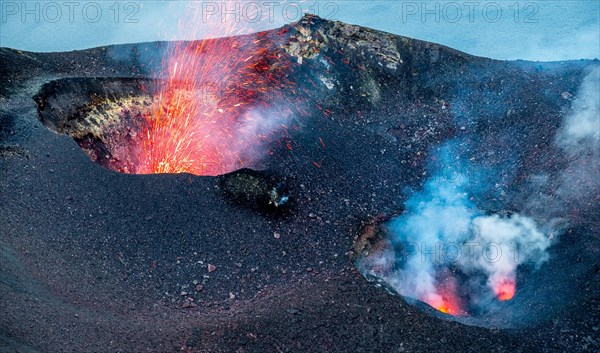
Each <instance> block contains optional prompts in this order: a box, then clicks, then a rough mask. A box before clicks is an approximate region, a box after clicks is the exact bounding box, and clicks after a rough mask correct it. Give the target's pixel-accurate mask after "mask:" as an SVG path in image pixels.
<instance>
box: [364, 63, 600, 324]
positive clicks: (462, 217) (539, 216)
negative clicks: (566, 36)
mask: <svg viewBox="0 0 600 353" xmlns="http://www.w3.org/2000/svg"><path fill="white" fill-rule="evenodd" d="M599 92H600V68H598V67H596V68H595V69H594V70H593V71H592V72H590V73H589V74H588V75H587V76H586V77H585V79H584V80H583V82H582V84H581V86H580V88H579V91H578V93H577V94H576V96H575V99H574V100H573V102H572V107H571V111H570V112H567V113H566V114H565V118H564V121H563V124H562V126H561V127H560V128H559V129H558V131H557V133H556V139H555V143H554V145H555V146H554V147H555V148H556V150H557V151H559V152H560V151H562V154H564V156H563V157H564V159H565V162H563V163H562V164H561V170H560V171H559V172H558V173H554V174H549V175H541V176H540V175H537V176H532V178H531V179H532V180H534V181H535V183H537V184H539V185H537V187H538V188H540V187H541V188H543V189H544V190H553V191H547V192H537V190H538V189H536V188H534V189H535V190H533V191H532V189H531V188H530V189H528V190H527V191H526V192H528V193H529V195H526V196H524V197H522V198H523V199H524V200H526V202H525V204H523V205H520V208H521V209H520V211H519V212H520V213H510V212H506V211H502V212H499V213H496V214H489V213H487V212H486V210H484V209H482V208H480V207H481V205H480V204H478V202H484V201H483V200H482V199H484V198H485V195H486V192H487V191H489V190H490V188H493V187H494V183H495V182H494V181H493V180H490V175H493V173H490V170H486V169H485V167H482V166H480V165H476V164H475V163H473V162H471V161H470V160H469V158H468V156H466V153H464V151H468V149H469V145H470V143H471V142H470V141H466V140H465V141H461V140H453V141H450V142H447V143H445V144H444V145H443V146H442V147H441V148H440V149H439V150H438V153H436V158H435V159H434V160H435V161H437V162H436V163H435V164H434V163H432V165H431V167H432V168H430V169H431V170H432V172H433V174H432V175H433V176H432V177H430V178H429V179H428V180H427V181H426V182H425V184H424V187H423V189H422V190H420V191H418V192H415V193H413V194H412V196H411V197H410V198H409V199H408V200H407V202H406V205H405V210H404V212H403V214H402V215H400V216H398V217H396V218H394V219H392V220H391V221H390V222H388V224H387V228H388V229H387V230H388V233H389V234H391V239H390V241H391V243H392V245H393V250H392V249H389V248H388V249H386V250H385V251H381V252H378V253H376V255H374V256H373V255H372V256H371V257H375V256H376V257H378V258H376V259H375V258H370V259H369V258H367V259H366V260H364V261H361V262H360V263H359V264H358V265H359V267H360V268H361V270H362V271H363V273H365V272H366V273H368V274H370V275H374V276H376V277H379V278H381V279H383V280H384V281H385V282H387V283H388V284H389V285H390V286H391V287H393V288H394V289H395V290H396V291H398V292H399V293H400V294H402V295H404V296H406V297H409V298H414V299H419V300H421V301H424V302H427V303H429V304H430V305H431V306H433V307H435V308H437V309H438V310H441V311H444V312H447V313H451V314H454V315H460V314H464V313H465V311H468V312H469V313H476V312H485V311H486V310H489V309H490V308H491V306H492V305H493V303H497V300H496V299H500V300H507V299H511V298H512V295H513V294H514V292H515V285H516V278H515V275H516V271H517V267H518V266H519V265H524V264H526V263H527V264H530V265H534V267H535V268H538V267H539V266H540V265H542V264H543V263H544V262H546V261H548V259H549V255H548V252H547V250H548V248H549V247H550V246H551V244H552V243H553V242H554V241H556V235H557V234H559V233H560V232H561V231H562V230H563V229H564V227H565V225H566V224H568V222H569V211H568V210H569V207H573V205H574V204H576V206H577V207H579V208H582V207H591V206H592V205H593V204H594V198H597V197H598V195H600V180H599V179H598V177H597V176H598V175H600V171H599V170H598V168H599V166H598V160H599V157H600V156H599V154H600V152H599V150H600V149H599V147H600V143H599V140H600V98H599ZM491 179H493V177H492V178H491ZM490 184H491V185H490ZM548 200H551V202H552V204H548ZM460 276H463V277H461V287H460V288H457V285H456V283H457V278H458V277H460ZM464 276H467V277H468V278H469V279H467V280H465V279H464ZM465 292H466V293H468V296H464V294H465ZM464 297H468V298H469V299H468V300H469V302H468V303H464V302H462V300H463V299H461V298H464ZM495 298H496V299H495Z"/></svg>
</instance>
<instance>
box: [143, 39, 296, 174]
mask: <svg viewBox="0 0 600 353" xmlns="http://www.w3.org/2000/svg"><path fill="white" fill-rule="evenodd" d="M265 41H266V39H264V38H259V39H253V40H250V39H249V38H246V37H229V38H225V39H219V40H204V41H201V42H198V43H181V42H179V43H176V44H174V47H173V49H172V52H171V54H170V55H169V58H168V60H167V62H166V65H165V67H166V69H165V71H166V75H167V78H166V79H165V80H164V81H162V84H161V85H160V88H159V92H158V94H157V96H156V101H155V103H154V105H153V109H152V110H151V112H150V113H151V114H148V115H146V116H145V118H146V119H147V124H144V129H143V130H142V131H141V134H140V135H141V138H142V140H141V146H140V148H138V149H137V151H138V154H139V156H138V157H137V158H136V160H138V161H139V165H138V166H137V168H136V169H135V171H134V172H135V173H136V174H152V173H191V174H196V175H215V174H222V173H224V172H228V171H231V170H234V169H238V168H240V167H242V166H244V165H246V164H247V163H248V161H249V159H251V158H253V157H255V156H256V155H257V154H259V153H260V152H259V149H260V148H261V145H262V143H263V142H264V141H265V140H268V139H269V138H270V137H271V135H272V134H273V133H274V132H275V131H277V130H279V129H283V128H285V125H284V123H285V121H287V120H288V118H289V116H290V114H291V112H290V111H289V110H286V109H285V108H281V107H274V105H273V102H274V101H276V100H277V98H278V97H280V96H281V92H282V89H283V86H284V85H285V83H284V70H285V69H286V65H287V63H286V61H285V60H283V59H281V57H280V56H279V55H278V53H277V52H272V51H269V50H268V49H267V46H266V44H265Z"/></svg>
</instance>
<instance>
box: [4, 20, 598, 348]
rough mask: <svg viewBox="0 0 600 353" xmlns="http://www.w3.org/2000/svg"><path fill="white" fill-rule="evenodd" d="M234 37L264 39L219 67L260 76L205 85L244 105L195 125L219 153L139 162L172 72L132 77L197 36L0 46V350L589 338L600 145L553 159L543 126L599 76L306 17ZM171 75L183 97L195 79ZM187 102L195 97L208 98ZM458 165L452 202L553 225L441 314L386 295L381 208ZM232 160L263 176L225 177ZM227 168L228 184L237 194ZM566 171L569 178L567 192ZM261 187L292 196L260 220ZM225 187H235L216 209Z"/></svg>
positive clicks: (391, 238) (401, 202) (406, 211)
mask: <svg viewBox="0 0 600 353" xmlns="http://www.w3.org/2000/svg"><path fill="white" fill-rule="evenodd" d="M234 42H241V43H246V44H247V45H250V44H248V43H254V44H256V43H262V44H261V45H257V46H255V45H253V46H252V48H253V49H252V52H253V53H259V54H260V55H258V56H257V57H258V58H259V60H257V61H256V62H255V64H256V65H254V66H252V68H251V69H252V70H250V71H248V70H247V69H248V67H247V66H243V65H241V66H239V67H238V66H235V67H236V68H238V69H236V70H238V71H235V72H236V75H237V74H239V75H242V77H246V78H247V77H250V80H255V81H257V82H258V83H257V84H256V85H255V86H253V87H254V88H252V89H244V91H243V92H245V93H243V94H242V95H241V96H239V95H240V90H238V89H235V90H225V92H228V93H226V96H227V99H229V98H231V97H235V98H239V97H241V99H240V100H239V101H235V102H230V103H232V104H229V105H227V106H226V107H225V108H224V110H225V111H226V112H229V113H231V114H230V115H228V117H229V119H230V122H231V121H233V122H234V124H233V125H227V126H233V127H234V128H233V129H230V128H228V129H226V130H225V131H226V132H227V134H224V135H219V134H221V133H223V131H222V130H221V129H218V131H217V130H215V134H216V135H217V136H221V138H219V139H218V140H217V141H218V142H217V144H216V145H211V143H213V142H214V141H215V140H213V139H208V138H207V139H204V140H203V141H204V142H203V143H204V144H203V145H202V146H209V147H210V146H213V147H210V148H209V149H208V150H204V152H203V153H204V154H203V155H209V156H210V158H208V162H207V160H204V159H202V158H199V157H198V156H196V155H185V157H186V158H179V159H169V163H166V162H164V161H165V160H166V159H160V158H162V157H160V158H158V159H149V160H146V159H140V156H141V157H142V158H146V157H147V156H148V154H147V153H145V152H147V151H148V149H145V148H147V146H149V145H148V144H147V143H146V144H145V143H144V142H141V141H147V140H151V139H150V138H148V136H162V137H163V138H164V140H163V141H175V142H177V141H178V140H177V139H175V138H169V137H170V136H172V135H157V131H158V132H160V133H162V131H163V130H162V126H163V125H160V129H157V128H156V126H157V125H156V117H157V107H159V108H160V107H163V106H164V105H163V104H162V103H161V99H164V96H161V93H164V92H166V91H165V90H164V87H165V85H169V87H170V88H173V86H172V85H170V83H167V84H166V83H165V82H169V80H168V78H165V77H160V78H153V79H150V78H149V77H157V76H156V75H155V74H156V72H155V71H156V70H157V67H161V65H162V64H161V63H164V60H165V55H167V53H169V52H170V51H169V50H165V47H170V46H172V45H175V46H177V47H179V48H187V49H184V50H190V51H191V52H193V50H197V48H206V47H205V46H204V44H202V42H182V43H177V44H173V43H142V44H129V45H119V46H111V47H103V48H95V49H89V50H84V51H77V52H69V53H47V54H44V53H23V52H19V51H15V50H12V49H8V48H1V49H0V57H1V58H2V64H1V65H0V74H1V75H0V94H1V96H0V101H1V102H2V108H1V110H0V125H1V126H2V129H0V147H1V148H0V151H5V150H9V149H15V148H17V149H19V150H22V151H23V153H21V154H7V153H2V154H0V170H1V173H2V178H1V179H0V195H1V196H0V197H1V199H0V210H1V212H2V215H3V217H2V227H1V233H0V236H1V237H0V253H1V254H2V255H1V256H0V261H1V262H2V266H1V267H0V296H1V297H2V303H1V306H0V312H1V313H2V315H1V318H0V342H2V344H3V346H4V347H8V349H12V350H17V351H20V350H22V351H38V352H57V351H97V352H102V351H106V352H114V351H128V352H129V351H132V352H133V351H142V350H143V351H156V352H165V351H187V352H231V351H236V352H254V351H307V352H308V351H312V352H323V351H326V352H348V351H365V352H382V351H389V352H400V351H422V350H431V349H434V350H435V351H438V352H455V351H469V350H477V351H481V350H484V351H489V350H491V349H494V350H498V351H507V350H511V351H514V350H517V351H527V352H553V351H564V350H567V349H568V350H569V351H572V352H586V351H594V350H596V349H598V348H599V347H600V337H599V334H598V332H599V331H598V327H600V316H599V313H600V298H599V297H598V293H600V281H598V279H599V277H598V276H599V273H600V271H599V269H600V264H599V263H598V258H599V257H598V253H599V251H600V249H599V248H600V239H599V238H598V234H600V233H599V232H600V229H598V226H599V224H600V216H599V215H600V212H599V211H600V210H599V209H598V202H597V201H598V200H599V199H600V198H599V196H600V193H599V190H598V183H597V181H598V180H597V177H594V178H592V179H589V172H597V171H596V170H595V169H593V168H596V167H597V165H598V164H597V163H596V162H598V155H597V154H595V153H594V152H593V151H592V152H581V151H579V152H577V153H571V152H570V151H572V150H569V149H561V148H562V147H561V145H558V144H557V143H556V138H555V136H559V135H560V133H561V126H562V125H563V124H564V122H565V119H566V117H569V116H574V114H575V113H574V112H576V111H577V109H579V108H578V103H577V101H576V100H573V99H571V98H570V97H578V96H583V95H584V93H581V92H584V91H583V90H582V88H581V87H582V86H585V84H584V83H585V82H588V81H589V80H590V79H589V77H592V81H593V80H595V78H594V76H593V75H594V73H595V72H597V71H598V67H599V66H600V65H599V63H598V61H597V60H596V61H586V60H581V61H568V62H558V63H532V62H523V61H516V62H511V61H508V62H507V61H495V60H491V59H486V58H480V57H474V56H470V55H468V54H465V53H461V52H458V51H456V50H453V49H451V48H447V47H444V46H440V45H437V44H432V43H427V42H422V41H418V40H414V39H410V38H406V37H401V36H393V35H390V34H387V33H381V32H377V31H374V30H370V29H367V28H362V27H358V26H352V25H347V24H343V23H339V22H332V21H326V20H323V19H320V18H318V17H316V16H306V17H304V18H303V19H302V20H301V21H299V22H298V23H295V24H291V25H288V26H285V27H283V28H281V29H276V30H272V31H268V32H262V33H258V34H252V35H248V36H244V37H237V38H236V39H235V40H232V39H231V38H223V39H216V40H213V41H212V42H211V43H212V44H214V45H216V46H215V48H224V47H227V46H231V45H232V43H234ZM241 47H244V45H242V46H237V45H236V46H235V48H241ZM246 48H247V46H246ZM257 48H258V49H259V50H258V51H257V50H256V49H257ZM236 50H237V49H236ZM190 51H188V52H186V53H190ZM236 53H239V51H236ZM116 54H118V55H116ZM200 57H201V56H200ZM265 58H266V59H265ZM265 60H267V62H265ZM236 62H237V61H236ZM73 63H79V64H77V65H74V64H73ZM236 65H237V64H236ZM171 69H172V67H171ZM173 72H175V71H173ZM177 72H180V71H177ZM236 75H234V77H233V78H234V79H237V78H239V77H240V76H236ZM247 75H250V76H247ZM590 75H591V76H590ZM100 76H101V77H100ZM274 78H275V79H276V80H275V81H272V80H273V79H274ZM273 82H278V83H279V85H275V86H272V83H273ZM594 82H595V81H594ZM184 87H185V89H184V90H183V91H185V92H187V93H189V94H191V95H192V96H196V95H197V93H198V90H197V86H194V85H193V86H191V88H190V86H184ZM266 87H273V90H272V91H269V90H267V89H266ZM170 92H173V91H172V90H171V91H170ZM187 93H186V94H187ZM270 93H273V94H270ZM238 96H239V97H238ZM267 96H268V97H269V99H266V98H265V97H267ZM175 97H180V96H179V95H177V94H176V95H175ZM32 98H33V99H32ZM163 102H164V101H163ZM167 102H168V103H167V106H168V107H169V108H167V109H166V111H169V109H171V108H170V107H171V105H170V104H171V103H170V102H171V100H167ZM228 102H229V101H228ZM203 104H208V106H209V108H208V109H209V112H211V113H214V112H215V110H216V111H218V110H219V109H223V108H222V106H221V105H220V104H217V105H215V104H214V102H213V101H210V100H209V101H208V103H206V102H205V103H203ZM237 104H242V105H237ZM241 106H243V108H240V107H241ZM592 106H593V103H592ZM227 109H230V110H227ZM205 112H206V111H205ZM165 116H168V114H167V115H165ZM211 116H212V115H211ZM162 117H163V116H161V118H162ZM203 121H204V120H203ZM211 121H212V120H211ZM249 121H253V122H254V121H260V122H261V124H259V125H256V124H249V125H248V124H247V122H249ZM265 122H268V123H269V124H264V123H265ZM217 125H218V124H217ZM217 125H215V126H217ZM44 126H45V127H46V128H44ZM168 126H171V127H173V125H168ZM218 126H221V125H218ZM240 126H242V127H240ZM257 126H258V128H257ZM248 127H251V129H250V130H251V131H252V132H253V134H252V135H251V136H253V137H252V138H248V137H247V136H250V135H246V134H245V131H249V130H248ZM238 128H239V129H238ZM236 129H237V130H236ZM167 131H171V130H169V129H167ZM239 131H244V133H241V134H240V133H239ZM257 131H258V132H259V133H256V132H257ZM57 133H58V134H57ZM152 134H155V135H152ZM65 135H67V136H65ZM173 136H179V135H173ZM186 136H187V135H186ZM211 136H214V134H211ZM255 136H256V137H255ZM144 139H146V140H144ZM152 141H156V140H152ZM190 141H195V140H194V139H191V140H190ZM240 141H242V143H240ZM578 141H581V140H578ZM586 141H587V140H586ZM591 141H592V142H593V141H594V140H591ZM240 145H241V146H242V147H243V148H237V147H236V148H234V149H231V146H234V147H235V146H238V147H239V146H240ZM78 146H79V147H81V148H79V147H78ZM165 146H169V145H168V144H166V145H165ZM215 146H216V147H215ZM247 146H250V148H246V147H247ZM440 146H442V147H440ZM444 146H446V147H447V146H450V147H449V149H450V152H451V153H449V156H450V157H451V162H448V160H446V159H444V158H446V157H447V155H446V154H444V153H445V151H447V149H445V148H444ZM586 147H587V145H586ZM152 151H153V152H152V153H158V154H159V155H160V156H163V155H162V154H161V153H164V152H165V151H171V150H170V149H168V148H165V149H153V150H152ZM177 151H179V149H177ZM206 151H208V152H206ZM249 151H250V152H251V153H250V152H249ZM153 156H154V157H155V156H156V154H153ZM190 156H191V157H190ZM88 157H89V158H88ZM154 157H153V158H154ZM163 157H164V156H163ZM188 157H189V158H188ZM90 159H91V160H90ZM156 160H159V162H158V163H154V161H156ZM174 160H177V161H183V162H182V163H183V164H181V165H182V166H183V167H181V168H179V167H176V168H175V167H174V166H175V164H173V162H172V161H174ZM213 160H218V161H219V162H218V163H216V165H217V167H214V165H213V164H212V162H211V161H213ZM161 161H162V162H163V163H162V164H161V163H160V162H161ZM574 161H575V162H577V163H579V164H577V163H574ZM94 162H96V163H94ZM463 162H464V163H466V164H465V165H464V167H465V168H466V169H465V170H463V169H460V168H458V167H457V170H458V172H460V173H459V174H463V173H464V174H465V175H467V178H466V180H468V181H469V182H467V187H466V188H465V189H464V190H462V189H461V190H459V192H458V194H460V195H462V194H469V193H472V195H475V196H473V197H472V200H471V199H469V198H467V201H464V203H465V204H467V205H468V206H469V207H470V205H471V204H473V205H474V206H473V207H474V208H475V209H476V210H477V212H479V210H482V211H481V212H482V213H484V214H485V216H487V214H488V213H489V214H498V213H502V212H510V213H517V212H519V213H524V214H527V215H528V216H531V217H532V218H535V220H536V222H537V223H538V225H539V228H540V229H545V228H544V227H545V226H546V225H548V226H552V227H554V223H552V222H554V221H553V220H555V219H560V220H561V222H562V223H559V225H560V227H558V226H557V227H556V229H558V230H559V231H557V233H556V235H553V236H555V237H556V240H555V241H553V243H552V244H551V246H549V247H548V249H547V252H548V260H547V261H545V262H544V263H543V264H541V266H538V267H536V268H534V267H530V266H527V265H525V264H523V265H519V266H518V267H516V272H515V280H516V284H517V289H516V293H515V295H514V297H511V298H510V300H505V301H498V302H497V305H495V306H494V307H493V308H492V309H490V310H487V311H476V310H467V315H448V314H444V313H443V312H442V311H440V310H435V309H434V306H432V305H431V303H427V301H424V300H420V298H410V296H406V295H403V293H400V292H399V291H398V290H397V287H395V286H393V285H392V284H390V281H389V278H388V277H389V276H388V275H389V273H387V272H385V271H384V272H381V264H382V262H381V260H382V259H385V256H384V255H385V254H389V253H390V251H391V249H396V250H397V249H398V244H401V243H399V242H398V241H397V239H396V238H395V237H397V234H396V235H395V234H394V232H393V231H392V230H391V229H392V227H390V224H391V223H390V222H391V221H392V220H393V219H397V218H398V217H402V216H403V215H410V214H411V212H413V213H414V210H415V209H416V210H419V208H418V207H417V208H414V209H411V207H412V206H411V205H412V204H413V203H412V202H413V201H414V200H417V201H422V200H421V199H419V197H421V196H420V195H421V194H422V193H424V191H423V190H427V186H428V185H431V183H433V184H435V183H438V182H439V180H445V181H447V180H450V185H452V187H454V185H457V184H460V183H459V182H457V180H458V179H452V178H449V179H443V178H442V179H436V173H439V172H440V171H442V172H443V171H446V170H447V167H448V166H452V165H457V166H458V165H461V166H462V164H463ZM153 163H154V164H153ZM595 163H596V164H595ZM99 165H100V166H102V167H100V166H99ZM140 166H143V168H142V167H140ZM148 166H151V167H148ZM165 166H166V167H165ZM190 166H193V167H194V168H191V167H190ZM247 166H251V167H254V168H260V169H263V170H264V171H261V172H258V171H249V170H246V169H240V168H243V167H247ZM573 171H574V172H573ZM581 171H583V172H581ZM116 172H118V173H116ZM228 172H233V173H230V174H226V173H228ZM236 173H237V174H236ZM469 173H472V175H471V174H469ZM223 174H226V175H225V176H223ZM442 174H443V173H442ZM227 175H228V176H229V177H227ZM595 175H598V174H595ZM224 178H225V179H224ZM227 178H229V179H227ZM223 180H225V181H227V180H233V181H234V183H233V184H232V183H229V184H232V185H235V193H232V192H231V190H228V189H227V188H228V187H229V186H227V185H229V184H228V183H227V182H225V183H224V182H223ZM461 180H462V179H461ZM540 180H542V181H544V182H541V181H540ZM564 180H569V181H570V183H571V184H576V183H578V182H581V183H583V184H585V185H586V187H585V188H576V187H574V188H569V189H567V188H565V187H563V186H564V185H565V184H564ZM280 181H283V182H285V196H286V197H288V196H289V198H290V200H291V202H290V204H288V205H286V207H285V209H284V210H283V211H282V212H279V213H278V214H273V213H268V212H260V211H259V210H257V207H254V206H256V205H254V204H253V203H256V202H263V203H264V202H266V203H270V202H271V201H272V200H280V199H281V197H282V195H283V191H281V192H282V194H281V195H280V194H277V192H280V190H283V188H281V187H280ZM583 184H582V185H583ZM224 185H225V186H224ZM257 185H258V186H259V187H257ZM435 185H437V184H435ZM444 185H446V184H444ZM473 185H477V188H475V187H473ZM480 185H483V186H481V187H480ZM559 186H560V188H559ZM280 188H281V189H280ZM240 190H241V191H240ZM273 190H275V191H276V194H277V197H275V199H273V197H272V196H271V193H272V192H273ZM557 190H559V191H557ZM228 191H229V193H228ZM232 194H233V195H234V198H239V199H242V200H243V202H230V201H231V195H232ZM263 194H266V195H267V196H265V195H263ZM538 195H542V196H544V197H543V198H541V199H539V198H538V197H537V196H538ZM573 195H575V196H576V197H574V196H573ZM423 197H424V200H427V197H425V196H423ZM461 197H462V196H461ZM433 199H434V200H437V199H436V198H435V197H434V198H433ZM438 199H439V198H438ZM257 200H258V201H257ZM411 200H412V201H411ZM452 200H454V199H452ZM452 200H451V201H452ZM460 200H461V202H463V201H462V198H460ZM557 200H558V201H557ZM417 201H415V202H414V204H417V205H419V204H422V202H417ZM533 201H535V202H533ZM435 202H437V201H435ZM452 202H454V201H452ZM424 203H425V204H426V203H427V202H426V201H424ZM461 205H462V204H461ZM442 206H444V207H445V206H446V204H443V205H442ZM477 216H478V217H479V216H481V215H479V214H477ZM545 219H550V220H552V222H551V221H548V222H546V223H544V222H543V220H545ZM563 221H564V222H563ZM550 223H552V224H550ZM552 227H551V229H555V228H552ZM544 234H546V233H544ZM546 236H550V232H548V233H547V234H546ZM394 242H395V243H394ZM391 252H392V253H393V251H391ZM399 264H402V261H401V260H397V259H395V260H394V262H392V265H391V266H392V267H393V266H397V265H399ZM384 265H386V263H384ZM387 265H389V263H388V264H387ZM384 267H385V266H384ZM445 270H446V271H449V272H453V273H454V275H455V276H456V277H457V278H459V279H460V278H463V277H464V276H466V273H465V272H461V271H462V270H460V269H456V268H454V267H452V266H450V267H448V268H446V269H445ZM460 281H462V282H461V283H468V282H469V279H468V278H464V279H460ZM373 284H376V285H377V286H379V287H381V286H383V287H385V288H387V289H388V291H389V292H391V293H392V294H400V295H389V294H388V293H387V292H385V291H383V290H381V288H377V286H374V285H373ZM459 294H461V295H464V296H465V297H468V293H463V292H460V291H459ZM407 303H408V305H407ZM438 309H439V308H438Z"/></svg>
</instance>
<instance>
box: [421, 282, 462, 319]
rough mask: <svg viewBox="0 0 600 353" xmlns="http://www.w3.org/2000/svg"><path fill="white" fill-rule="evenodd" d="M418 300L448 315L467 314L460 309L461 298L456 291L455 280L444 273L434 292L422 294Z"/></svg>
mask: <svg viewBox="0 0 600 353" xmlns="http://www.w3.org/2000/svg"><path fill="white" fill-rule="evenodd" d="M420 300H421V301H423V302H425V303H427V304H429V305H431V306H432V307H433V308H434V309H436V310H438V311H441V312H443V313H445V314H448V315H453V316H465V315H467V313H466V312H465V311H464V310H463V309H462V305H461V300H460V298H459V296H458V295H457V293H456V280H455V279H454V277H451V276H449V275H446V278H445V280H444V281H443V282H441V283H438V285H437V288H436V291H435V292H433V293H426V294H424V295H423V296H422V297H421V299H420Z"/></svg>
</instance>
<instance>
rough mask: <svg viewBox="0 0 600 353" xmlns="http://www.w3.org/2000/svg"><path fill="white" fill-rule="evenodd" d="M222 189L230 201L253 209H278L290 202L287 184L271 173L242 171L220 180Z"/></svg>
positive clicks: (227, 175) (250, 170) (226, 175)
mask: <svg viewBox="0 0 600 353" xmlns="http://www.w3.org/2000/svg"><path fill="white" fill-rule="evenodd" d="M220 185H221V189H222V190H223V193H224V195H225V196H226V198H227V199H228V200H230V201H231V202H233V203H236V204H239V205H244V206H247V207H250V208H253V209H265V210H268V209H276V208H281V207H283V206H286V205H287V204H288V201H289V194H288V192H287V188H286V184H285V182H284V181H283V179H282V178H278V177H276V176H274V175H272V174H271V173H268V172H263V171H256V170H252V169H247V168H245V169H240V170H237V171H235V172H232V173H229V174H225V175H223V176H222V177H221V178H220Z"/></svg>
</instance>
